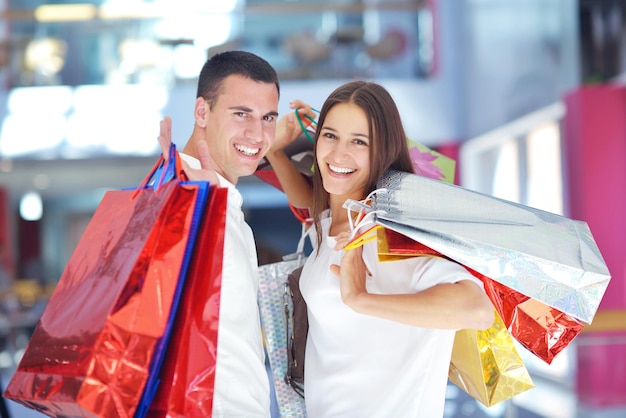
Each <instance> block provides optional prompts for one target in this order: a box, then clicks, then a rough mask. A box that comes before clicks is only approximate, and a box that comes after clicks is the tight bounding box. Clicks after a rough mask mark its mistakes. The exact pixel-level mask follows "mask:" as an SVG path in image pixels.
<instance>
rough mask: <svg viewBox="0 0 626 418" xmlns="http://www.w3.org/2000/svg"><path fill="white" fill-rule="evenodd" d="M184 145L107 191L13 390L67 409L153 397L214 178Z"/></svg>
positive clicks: (92, 409)
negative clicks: (186, 172)
mask: <svg viewBox="0 0 626 418" xmlns="http://www.w3.org/2000/svg"><path fill="white" fill-rule="evenodd" d="M179 164H180V161H179V160H178V158H176V154H175V149H174V147H172V149H171V150H170V158H169V159H168V163H165V161H164V159H163V158H160V159H159V160H158V161H157V164H156V165H155V167H154V168H153V170H152V171H151V173H150V174H149V175H148V176H147V177H146V179H145V180H144V182H143V183H142V184H141V185H140V186H139V187H137V188H136V189H134V190H113V191H109V192H107V193H106V194H105V195H104V197H103V198H102V200H101V202H100V204H99V205H98V207H97V209H96V211H95V213H94V215H93V217H92V219H91V221H90V222H89V224H88V226H87V228H86V230H85V232H84V234H83V236H82V237H81V239H80V241H79V243H78V245H77V247H76V249H75V251H74V252H73V254H72V256H71V257H70V260H69V262H68V264H67V266H66V268H65V270H64V272H63V274H62V276H61V277H60V279H59V282H58V284H57V286H56V288H55V290H54V292H53V294H52V296H51V298H50V300H49V302H48V304H47V306H46V308H45V310H44V312H43V314H42V316H41V318H40V320H39V322H38V323H37V325H36V327H35V330H34V332H33V334H32V337H31V339H30V341H29V343H28V345H27V347H26V350H25V352H24V355H23V357H22V359H21V361H20V363H19V365H18V367H17V370H16V372H15V374H14V375H13V376H12V378H11V381H10V382H9V385H8V386H7V389H6V391H5V393H4V396H5V397H7V398H9V399H12V400H14V401H16V402H19V403H21V404H23V405H25V406H27V407H29V408H32V409H35V410H37V411H39V412H41V413H43V414H45V415H49V416H57V417H67V416H73V417H94V416H99V417H131V416H134V415H135V414H136V412H137V411H138V410H139V409H141V407H140V406H141V405H143V404H148V403H149V402H150V399H149V397H150V396H151V394H152V393H153V388H154V385H155V384H156V382H155V380H154V377H155V376H156V374H157V371H158V368H159V367H160V364H161V361H162V355H163V351H164V350H163V348H164V347H165V344H166V342H167V338H168V336H169V332H170V330H171V322H172V318H173V313H174V312H175V310H176V305H177V301H178V299H179V297H180V293H181V290H182V286H183V283H184V277H185V273H186V270H187V265H188V261H189V257H190V254H191V249H192V248H193V244H194V240H195V237H196V232H197V228H198V222H197V219H198V214H199V213H201V212H202V210H203V207H204V205H205V202H206V196H207V193H208V188H207V187H205V186H206V185H203V184H191V183H189V184H187V183H184V182H182V181H181V180H182V179H181V178H180V177H179V173H180V170H179Z"/></svg>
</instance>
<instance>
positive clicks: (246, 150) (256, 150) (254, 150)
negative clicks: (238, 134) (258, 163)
mask: <svg viewBox="0 0 626 418" xmlns="http://www.w3.org/2000/svg"><path fill="white" fill-rule="evenodd" d="M235 148H237V150H238V151H239V152H241V153H243V154H245V155H248V156H252V155H257V154H258V153H259V148H248V147H246V146H243V145H235Z"/></svg>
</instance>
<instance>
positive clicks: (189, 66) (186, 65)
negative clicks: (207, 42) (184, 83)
mask: <svg viewBox="0 0 626 418" xmlns="http://www.w3.org/2000/svg"><path fill="white" fill-rule="evenodd" d="M206 59H207V56H206V51H205V50H204V49H202V48H198V47H196V46H193V45H178V46H177V47H176V48H175V49H174V74H175V75H176V77H178V78H180V79H195V78H197V77H198V73H199V72H200V69H201V68H202V66H203V65H204V63H205V61H206Z"/></svg>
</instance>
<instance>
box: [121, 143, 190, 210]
mask: <svg viewBox="0 0 626 418" xmlns="http://www.w3.org/2000/svg"><path fill="white" fill-rule="evenodd" d="M172 180H178V181H185V180H187V176H186V175H185V172H184V171H183V169H182V161H181V159H180V154H179V153H178V152H176V145H175V144H174V143H172V144H171V145H170V149H169V155H168V158H167V161H166V160H165V158H164V157H163V155H162V154H161V155H160V156H159V159H158V160H157V161H156V162H155V163H154V166H153V167H152V169H151V170H150V171H149V172H148V175H147V176H146V177H145V178H144V179H143V181H142V182H141V183H140V184H139V186H137V188H136V189H135V193H134V194H133V196H132V198H133V199H134V198H135V196H137V194H138V193H139V191H140V190H144V189H147V188H148V187H152V188H153V189H154V191H155V192H157V193H158V192H159V189H160V188H161V186H163V185H164V184H165V183H167V182H169V181H172Z"/></svg>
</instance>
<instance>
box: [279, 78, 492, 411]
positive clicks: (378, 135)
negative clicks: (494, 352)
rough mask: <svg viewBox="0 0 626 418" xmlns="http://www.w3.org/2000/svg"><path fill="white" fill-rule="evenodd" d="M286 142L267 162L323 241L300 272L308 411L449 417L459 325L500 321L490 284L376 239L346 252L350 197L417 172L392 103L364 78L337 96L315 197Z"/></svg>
mask: <svg viewBox="0 0 626 418" xmlns="http://www.w3.org/2000/svg"><path fill="white" fill-rule="evenodd" d="M294 106H295V107H304V109H305V112H306V111H308V107H306V106H303V104H302V103H301V102H297V103H294ZM284 145H285V141H281V140H278V139H277V141H276V142H275V144H274V145H273V149H272V151H270V153H269V154H268V159H269V160H270V162H271V163H272V165H273V167H274V169H275V172H276V174H277V175H278V178H279V180H280V181H281V186H282V187H283V189H284V190H285V192H286V193H287V195H288V197H289V199H290V202H291V203H292V204H293V205H294V206H302V205H310V206H309V207H311V209H312V216H313V219H314V227H315V229H316V231H315V232H316V236H317V243H318V244H317V246H316V249H315V250H314V252H313V253H312V254H311V256H310V257H309V258H308V260H307V262H306V264H305V266H304V269H303V271H302V276H301V279H300V290H301V292H302V295H303V296H304V299H305V300H306V303H307V307H308V319H309V334H308V338H307V345H306V356H305V387H306V393H305V402H306V408H307V413H308V415H309V416H311V417H327V416H345V417H357V416H358V417H389V416H394V417H399V416H402V417H404V416H409V417H420V418H423V417H442V416H443V408H444V402H445V390H446V386H447V380H448V367H449V364H450V355H451V351H452V345H453V341H454V334H455V331H456V330H457V329H462V328H477V329H485V328H488V327H489V326H490V325H491V324H492V322H493V306H492V304H491V302H490V301H489V299H488V298H487V296H486V295H485V293H484V291H483V289H482V285H481V284H480V281H478V280H477V279H475V278H474V277H473V276H472V275H471V274H469V273H468V272H467V271H466V270H465V269H464V268H463V267H462V266H460V265H458V264H456V263H453V262H451V261H448V260H445V259H443V258H437V257H414V258H409V259H406V260H402V261H394V262H384V263H382V262H379V261H378V257H377V244H376V241H371V242H368V243H366V244H365V245H363V246H362V247H358V248H356V249H353V250H349V251H344V250H343V247H344V246H345V244H346V243H347V242H348V241H349V239H350V236H351V232H352V231H351V227H350V226H351V224H352V223H353V222H352V221H351V220H350V218H349V216H351V215H350V214H349V213H348V211H346V209H344V208H343V204H344V202H346V200H347V199H352V200H357V201H360V200H363V199H365V198H366V197H367V196H368V194H369V193H371V192H372V191H374V189H375V187H376V183H377V181H378V180H379V179H380V178H381V176H382V175H383V174H384V173H385V171H387V170H389V169H395V170H401V171H406V172H412V171H413V169H412V163H411V159H410V157H409V150H408V145H407V141H406V135H405V132H404V129H403V126H402V123H401V119H400V115H399V112H398V110H397V107H396V105H395V103H394V101H393V99H392V98H391V96H390V95H389V93H388V92H387V91H386V90H385V89H384V88H383V87H382V86H380V85H378V84H376V83H368V82H363V81H354V82H349V83H347V84H344V85H342V86H341V87H339V88H338V89H336V90H335V91H334V92H333V93H332V94H331V95H330V96H329V97H328V99H327V100H326V102H325V103H324V105H323V107H322V110H321V112H320V115H319V120H318V124H317V130H316V133H315V163H314V176H313V193H312V196H313V198H312V199H311V194H310V191H309V192H307V189H306V188H305V187H302V185H301V184H300V185H298V186H297V187H296V186H294V184H293V182H299V181H301V180H300V179H299V178H298V177H301V176H296V175H295V174H294V172H293V169H292V168H290V167H288V166H287V165H286V163H287V162H288V159H287V158H286V157H285V156H284V153H282V151H281V147H284ZM290 171H291V174H290V175H288V173H289V172H290ZM420 198H421V199H427V198H428V196H416V199H420ZM311 202H312V203H311Z"/></svg>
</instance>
